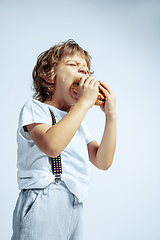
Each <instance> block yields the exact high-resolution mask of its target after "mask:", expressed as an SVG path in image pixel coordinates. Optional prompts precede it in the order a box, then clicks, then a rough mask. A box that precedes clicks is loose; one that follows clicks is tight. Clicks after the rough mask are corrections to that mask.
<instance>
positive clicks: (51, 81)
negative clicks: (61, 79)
mask: <svg viewBox="0 0 160 240" xmlns="http://www.w3.org/2000/svg"><path fill="white" fill-rule="evenodd" d="M44 80H45V81H46V82H47V83H54V82H55V81H54V79H47V78H44Z"/></svg>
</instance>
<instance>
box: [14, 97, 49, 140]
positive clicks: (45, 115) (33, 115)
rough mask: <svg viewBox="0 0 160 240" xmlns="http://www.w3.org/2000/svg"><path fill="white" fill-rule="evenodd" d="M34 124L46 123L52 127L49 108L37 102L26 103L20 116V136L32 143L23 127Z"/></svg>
mask: <svg viewBox="0 0 160 240" xmlns="http://www.w3.org/2000/svg"><path fill="white" fill-rule="evenodd" d="M32 123H45V124H49V125H51V126H52V120H51V115H50V113H49V109H48V107H47V106H45V105H44V104H43V103H41V102H39V101H37V100H30V101H28V102H26V103H25V105H24V106H23V107H22V109H21V112H20V115H19V124H18V134H20V135H21V137H23V138H25V139H26V140H28V141H32V139H31V138H30V135H29V133H28V132H26V131H25V130H24V128H23V127H24V126H26V125H29V124H32Z"/></svg>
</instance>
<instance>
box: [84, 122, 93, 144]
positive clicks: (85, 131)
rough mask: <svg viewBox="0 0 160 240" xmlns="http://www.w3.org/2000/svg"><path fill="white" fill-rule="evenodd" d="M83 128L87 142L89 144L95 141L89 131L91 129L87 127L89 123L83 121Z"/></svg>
mask: <svg viewBox="0 0 160 240" xmlns="http://www.w3.org/2000/svg"><path fill="white" fill-rule="evenodd" d="M82 128H83V131H84V134H85V139H86V143H87V144H88V143H90V142H92V141H95V139H94V137H93V136H92V135H91V134H90V133H89V131H88V129H87V125H86V123H85V122H84V121H83V122H82Z"/></svg>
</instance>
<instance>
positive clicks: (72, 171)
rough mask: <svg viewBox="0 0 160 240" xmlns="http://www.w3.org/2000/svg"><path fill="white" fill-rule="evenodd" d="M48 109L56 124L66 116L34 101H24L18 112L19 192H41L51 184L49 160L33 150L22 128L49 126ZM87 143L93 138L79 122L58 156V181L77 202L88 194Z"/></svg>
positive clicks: (50, 122) (29, 139)
mask: <svg viewBox="0 0 160 240" xmlns="http://www.w3.org/2000/svg"><path fill="white" fill-rule="evenodd" d="M49 108H50V109H51V111H52V112H53V113H54V115H55V118H56V122H59V121H60V120H61V119H62V118H63V117H64V116H65V115H66V114H67V112H64V111H61V110H59V109H57V108H55V107H52V106H50V105H47V104H44V103H41V102H40V101H37V100H30V101H28V102H27V103H26V104H25V105H24V106H23V108H22V110H21V112H20V116H19V124H18V131H17V144H18V150H17V168H18V172H17V180H18V185H19V189H29V188H45V187H46V186H48V185H49V184H50V183H51V182H53V181H54V175H53V174H52V170H51V165H50V163H49V157H48V156H47V155H46V154H45V153H43V152H42V151H41V150H40V149H39V148H38V147H37V145H36V144H35V143H34V142H33V140H32V139H31V137H30V135H29V133H28V132H25V131H24V128H23V126H26V125H28V124H32V123H46V124H49V125H51V126H52V119H51V115H50V112H49ZM62 131H63V129H62ZM91 141H94V138H93V137H92V136H91V135H90V134H89V133H88V131H87V128H86V125H85V123H84V121H83V122H82V124H81V125H80V127H79V128H78V130H77V132H76V134H75V136H74V137H73V138H72V140H71V141H70V143H69V144H68V145H67V147H66V148H65V149H64V150H63V151H62V153H61V160H62V181H64V182H65V183H66V186H67V187H68V189H69V190H70V191H71V192H72V193H73V194H75V195H76V196H77V197H78V199H79V201H80V202H83V201H84V200H85V199H86V197H87V193H88V183H89V181H90V166H89V157H88V150H87V144H88V143H89V142H91Z"/></svg>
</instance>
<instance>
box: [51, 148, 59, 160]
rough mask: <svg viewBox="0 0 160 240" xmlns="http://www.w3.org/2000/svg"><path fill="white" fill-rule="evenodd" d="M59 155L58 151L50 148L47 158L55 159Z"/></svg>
mask: <svg viewBox="0 0 160 240" xmlns="http://www.w3.org/2000/svg"><path fill="white" fill-rule="evenodd" d="M59 154H60V151H59V150H58V149H56V148H52V149H50V150H49V154H48V155H49V156H50V157H52V158H55V157H57V156H58V155H59Z"/></svg>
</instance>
